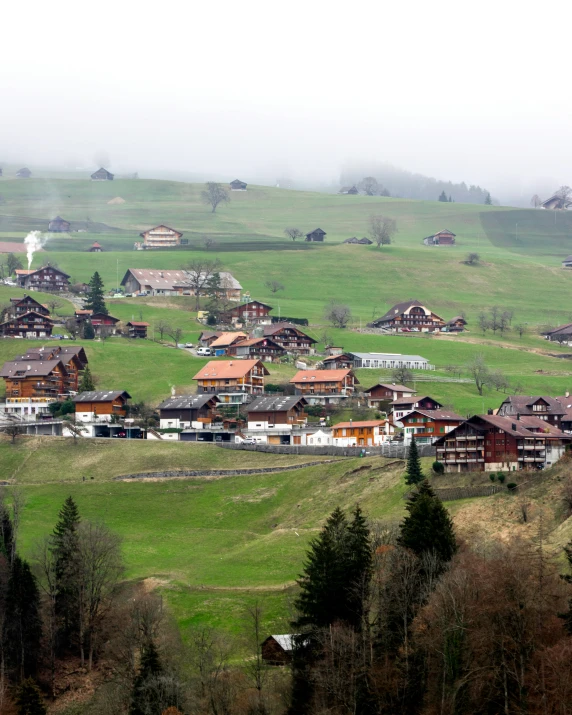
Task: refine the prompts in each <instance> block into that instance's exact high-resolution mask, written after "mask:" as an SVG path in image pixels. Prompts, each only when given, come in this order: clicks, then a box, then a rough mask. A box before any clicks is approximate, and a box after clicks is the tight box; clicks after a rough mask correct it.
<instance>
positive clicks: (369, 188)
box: [357, 176, 379, 196]
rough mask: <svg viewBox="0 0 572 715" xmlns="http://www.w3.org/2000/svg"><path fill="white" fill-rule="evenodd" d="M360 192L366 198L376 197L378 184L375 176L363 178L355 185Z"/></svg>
mask: <svg viewBox="0 0 572 715" xmlns="http://www.w3.org/2000/svg"><path fill="white" fill-rule="evenodd" d="M357 188H358V189H359V190H360V191H363V192H364V194H366V196H377V195H378V194H379V183H378V181H377V179H376V178H375V176H365V177H364V178H363V179H362V180H361V181H360V182H359V183H358V185H357Z"/></svg>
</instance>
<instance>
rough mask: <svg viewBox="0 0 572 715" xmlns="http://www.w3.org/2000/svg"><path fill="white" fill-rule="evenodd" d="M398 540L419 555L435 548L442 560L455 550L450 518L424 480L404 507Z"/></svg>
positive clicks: (447, 559)
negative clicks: (404, 513)
mask: <svg viewBox="0 0 572 715" xmlns="http://www.w3.org/2000/svg"><path fill="white" fill-rule="evenodd" d="M405 508H406V509H407V511H408V512H409V515H408V516H406V517H405V519H404V520H403V522H402V523H401V527H400V535H399V538H398V543H399V544H400V545H401V546H404V547H405V548H407V549H411V551H413V552H414V553H416V554H417V555H418V556H420V555H421V554H422V553H423V552H432V551H434V552H435V553H436V554H437V556H438V557H439V558H440V560H441V561H442V562H447V561H450V560H451V559H452V558H453V555H454V554H455V552H456V551H457V542H456V540H455V531H454V528H453V521H452V519H451V517H450V516H449V512H448V511H447V509H445V507H444V506H443V503H442V502H441V500H440V499H439V497H437V496H436V494H435V492H434V491H433V489H432V488H431V485H430V484H429V482H428V481H427V480H424V481H423V482H421V484H419V485H418V487H417V490H416V491H415V492H414V493H413V494H412V495H411V497H410V498H409V501H408V503H407V506H406V507H405Z"/></svg>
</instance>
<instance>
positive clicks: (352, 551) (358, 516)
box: [347, 504, 373, 631]
mask: <svg viewBox="0 0 572 715" xmlns="http://www.w3.org/2000/svg"><path fill="white" fill-rule="evenodd" d="M348 536H349V554H348V556H349V559H350V561H349V564H348V565H349V568H348V571H347V583H348V589H349V594H348V602H349V611H350V614H351V616H352V617H351V620H350V623H351V625H352V626H353V627H354V628H355V629H356V630H357V631H360V630H361V627H362V619H363V616H364V598H365V597H366V595H367V591H368V588H369V584H370V581H371V575H372V566H373V564H372V553H371V540H370V531H369V527H368V525H367V521H366V519H365V517H364V515H363V512H362V510H361V508H360V506H359V504H357V505H356V507H355V509H354V511H353V514H352V520H351V522H350V524H349V527H348Z"/></svg>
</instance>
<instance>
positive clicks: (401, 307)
mask: <svg viewBox="0 0 572 715" xmlns="http://www.w3.org/2000/svg"><path fill="white" fill-rule="evenodd" d="M417 306H418V307H420V308H424V309H425V310H428V311H429V313H430V314H433V315H436V314H435V313H432V311H431V310H429V308H427V306H426V305H424V304H423V303H421V302H420V301H418V300H405V301H403V302H402V303H396V304H395V305H394V306H393V307H392V308H390V309H389V310H388V311H387V313H386V314H385V315H382V316H381V318H376V319H375V320H374V321H373V323H379V322H381V321H385V320H391V319H392V318H395V317H396V316H397V315H403V314H404V313H405V312H406V311H407V310H409V309H410V308H414V307H417ZM436 317H437V318H439V316H438V315H436ZM440 319H441V320H442V318H440ZM443 322H445V321H443Z"/></svg>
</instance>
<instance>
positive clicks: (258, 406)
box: [248, 395, 308, 430]
mask: <svg viewBox="0 0 572 715" xmlns="http://www.w3.org/2000/svg"><path fill="white" fill-rule="evenodd" d="M307 404H308V403H307V401H306V399H305V398H304V397H302V396H301V395H294V396H292V395H289V396H283V395H282V396H278V395H264V396H263V397H257V398H256V400H254V402H251V403H250V405H249V406H248V429H249V430H272V429H277V430H291V429H292V428H293V427H294V426H297V427H302V426H304V425H305V424H306V422H307V420H308V415H307V414H306V413H305V412H304V408H305V407H306V405H307Z"/></svg>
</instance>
